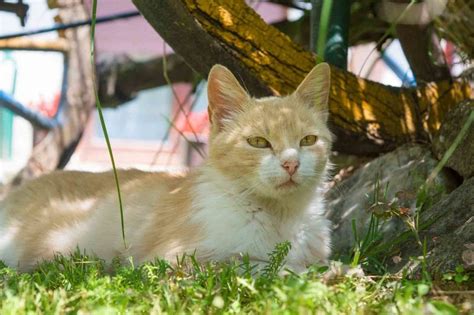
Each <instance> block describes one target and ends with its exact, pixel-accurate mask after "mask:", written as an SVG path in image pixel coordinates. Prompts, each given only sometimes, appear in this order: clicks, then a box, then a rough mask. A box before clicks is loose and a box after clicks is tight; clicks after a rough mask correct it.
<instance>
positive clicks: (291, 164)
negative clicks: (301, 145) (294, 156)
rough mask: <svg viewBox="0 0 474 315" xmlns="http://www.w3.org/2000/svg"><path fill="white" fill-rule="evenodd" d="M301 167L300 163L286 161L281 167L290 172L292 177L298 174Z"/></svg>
mask: <svg viewBox="0 0 474 315" xmlns="http://www.w3.org/2000/svg"><path fill="white" fill-rule="evenodd" d="M299 166H300V162H298V161H297V160H290V161H285V162H283V164H282V165H281V167H283V168H284V169H285V170H286V171H287V172H288V174H290V176H291V175H293V174H294V173H295V172H296V170H297V169H298V167H299Z"/></svg>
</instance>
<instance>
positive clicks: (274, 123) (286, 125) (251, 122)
mask: <svg viewBox="0 0 474 315" xmlns="http://www.w3.org/2000/svg"><path fill="white" fill-rule="evenodd" d="M235 120H236V125H237V126H240V128H241V134H242V136H244V137H250V136H262V137H265V138H267V140H269V141H271V142H272V145H278V146H283V147H288V146H295V145H296V144H298V143H299V141H300V140H301V138H302V137H304V136H306V135H309V134H314V135H320V134H321V135H325V133H326V131H325V130H323V129H325V128H326V127H325V124H324V123H323V120H322V117H319V116H318V115H317V112H316V111H314V109H311V108H309V107H307V106H305V105H301V104H297V102H296V100H295V98H294V97H292V96H288V97H284V98H267V99H263V100H261V99H260V100H251V101H249V103H248V104H247V105H246V106H245V109H244V110H243V111H242V112H241V113H239V114H238V115H237V116H236V117H235ZM233 127H234V128H235V126H233Z"/></svg>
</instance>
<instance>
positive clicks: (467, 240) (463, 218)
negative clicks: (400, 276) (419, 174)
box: [394, 178, 474, 285]
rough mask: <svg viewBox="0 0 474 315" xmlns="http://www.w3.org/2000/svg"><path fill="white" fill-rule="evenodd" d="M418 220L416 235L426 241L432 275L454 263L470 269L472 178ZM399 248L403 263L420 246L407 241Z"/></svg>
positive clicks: (473, 245)
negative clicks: (418, 225) (419, 224)
mask: <svg viewBox="0 0 474 315" xmlns="http://www.w3.org/2000/svg"><path fill="white" fill-rule="evenodd" d="M419 221H420V222H421V225H424V228H422V229H420V231H419V237H420V239H422V240H426V247H427V256H426V263H427V268H428V271H429V272H430V274H431V275H432V276H433V277H435V278H442V275H443V274H444V273H446V272H452V271H454V270H455V269H456V267H457V266H463V267H464V269H466V270H473V267H474V261H473V257H474V178H471V179H468V180H466V181H465V182H464V183H463V184H462V185H461V186H459V187H458V188H457V189H456V190H454V191H453V192H452V193H450V194H449V196H448V197H447V198H445V199H443V200H441V201H439V202H438V203H437V204H436V205H434V206H433V207H430V208H428V209H426V210H425V211H423V212H422V213H421V214H420V218H419ZM399 247H400V248H399V251H400V255H401V257H402V259H403V260H405V262H408V261H409V257H418V256H421V254H422V250H421V248H420V246H417V245H416V244H415V243H414V242H410V241H407V242H404V243H401V244H400V246H399ZM394 269H395V270H396V269H399V268H394ZM418 269H419V267H418ZM473 285H474V282H473Z"/></svg>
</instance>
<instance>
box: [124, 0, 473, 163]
mask: <svg viewBox="0 0 474 315" xmlns="http://www.w3.org/2000/svg"><path fill="white" fill-rule="evenodd" d="M133 2H134V4H135V5H136V6H137V8H138V9H139V10H140V12H141V13H142V14H143V16H144V17H145V18H146V19H147V20H148V22H149V23H150V24H151V25H152V26H153V27H154V28H155V30H156V31H157V32H159V33H160V35H161V36H162V37H163V38H164V39H165V40H166V41H167V43H168V44H169V45H171V46H172V47H173V49H174V50H175V51H176V52H177V53H178V54H180V55H181V56H182V57H183V58H184V59H185V61H186V62H187V63H188V64H189V65H190V66H191V67H192V68H193V69H195V70H196V71H197V72H199V73H200V74H201V75H203V76H207V74H208V72H209V70H210V68H211V67H212V65H213V64H215V63H221V64H224V65H225V66H227V67H229V68H230V69H231V70H232V71H233V72H234V73H236V74H237V77H238V78H239V79H241V80H242V81H243V83H244V85H245V87H246V88H247V89H248V90H249V91H250V92H252V93H253V94H254V95H256V96H260V95H262V94H264V93H265V92H266V91H265V86H267V87H269V88H270V89H271V90H272V91H274V92H275V93H276V94H287V93H290V92H292V91H293V90H294V89H295V88H296V87H297V85H298V84H299V83H300V82H301V80H302V79H303V77H304V75H305V74H306V73H307V72H309V71H310V70H311V69H312V68H313V67H314V65H315V64H316V62H317V61H318V60H319V61H320V58H318V57H317V56H314V55H312V54H311V53H310V52H308V51H306V50H304V49H303V48H301V47H300V46H298V45H296V44H295V43H293V42H292V41H291V40H290V39H289V38H288V37H287V36H286V35H284V34H282V33H281V32H279V31H278V30H277V29H276V28H274V27H272V26H270V25H267V24H266V23H265V22H264V21H263V20H262V19H261V17H260V16H258V14H257V13H256V12H255V11H254V10H252V9H251V8H250V7H248V6H247V5H246V4H245V2H244V1H243V0H235V1H225V0H215V1H212V2H209V1H204V0H180V1H177V0H156V1H146V0H133ZM203 51H205V52H206V53H202V52H203ZM331 68H332V84H331V96H330V104H329V106H330V114H331V125H332V130H333V131H334V132H335V134H336V136H337V141H336V143H335V150H337V151H341V152H345V153H355V154H376V153H380V152H385V151H389V150H392V149H394V148H395V147H396V146H398V145H400V144H402V143H406V142H409V141H426V140H427V139H429V137H430V135H431V134H432V133H434V132H436V131H437V130H438V129H439V127H440V125H441V122H442V120H443V118H444V116H445V115H446V113H447V112H448V111H449V110H450V109H451V108H453V107H454V106H455V104H457V103H458V102H459V101H460V100H462V99H465V98H467V97H468V96H469V95H470V88H469V86H468V85H467V84H463V83H460V82H453V83H451V82H448V81H442V82H437V83H430V84H426V85H422V86H420V87H418V88H417V89H404V88H394V87H389V86H385V85H382V84H378V83H375V82H372V81H369V80H364V79H361V78H358V77H356V76H355V75H353V74H351V73H349V72H347V71H343V70H340V69H338V68H336V67H331Z"/></svg>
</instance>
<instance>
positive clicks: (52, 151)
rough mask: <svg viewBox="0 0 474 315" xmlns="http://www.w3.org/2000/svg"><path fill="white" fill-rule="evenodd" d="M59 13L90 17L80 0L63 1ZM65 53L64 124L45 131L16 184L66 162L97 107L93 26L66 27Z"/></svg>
mask: <svg viewBox="0 0 474 315" xmlns="http://www.w3.org/2000/svg"><path fill="white" fill-rule="evenodd" d="M61 3H63V4H64V5H61V6H60V8H59V16H60V18H61V20H62V21H64V22H72V21H73V20H77V19H85V18H87V17H88V14H87V11H86V9H85V7H84V6H83V4H82V3H80V2H79V1H76V0H63V1H61ZM64 37H65V39H66V40H67V47H68V50H67V53H66V54H65V58H66V62H65V65H64V66H65V67H67V71H65V74H66V78H64V80H65V82H63V85H64V88H63V95H62V99H61V102H63V103H64V104H63V111H62V112H61V113H60V117H59V120H60V122H61V124H60V125H59V126H57V127H55V128H53V129H51V130H48V131H44V130H41V131H40V134H41V139H40V140H39V141H38V142H37V143H36V144H35V146H34V148H33V153H32V155H31V157H30V159H29V160H28V163H27V165H26V166H25V168H24V169H23V170H22V171H20V173H19V174H18V175H17V176H16V178H15V179H14V181H13V184H19V183H20V182H22V181H24V180H26V179H29V178H33V177H36V176H38V175H40V174H42V173H45V172H49V171H52V170H54V169H56V168H57V167H58V166H61V165H63V164H64V161H65V160H67V159H68V157H69V156H70V151H71V150H70V149H71V148H73V147H74V146H75V145H76V144H77V142H78V140H79V138H80V136H81V134H82V131H83V130H84V126H85V125H86V122H87V120H88V118H89V115H90V113H91V111H92V110H93V109H94V108H95V107H94V106H95V97H94V93H93V91H94V90H93V86H92V84H93V69H92V66H91V64H90V45H89V38H90V33H89V27H86V26H84V27H81V28H75V29H70V30H66V31H65V32H64Z"/></svg>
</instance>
